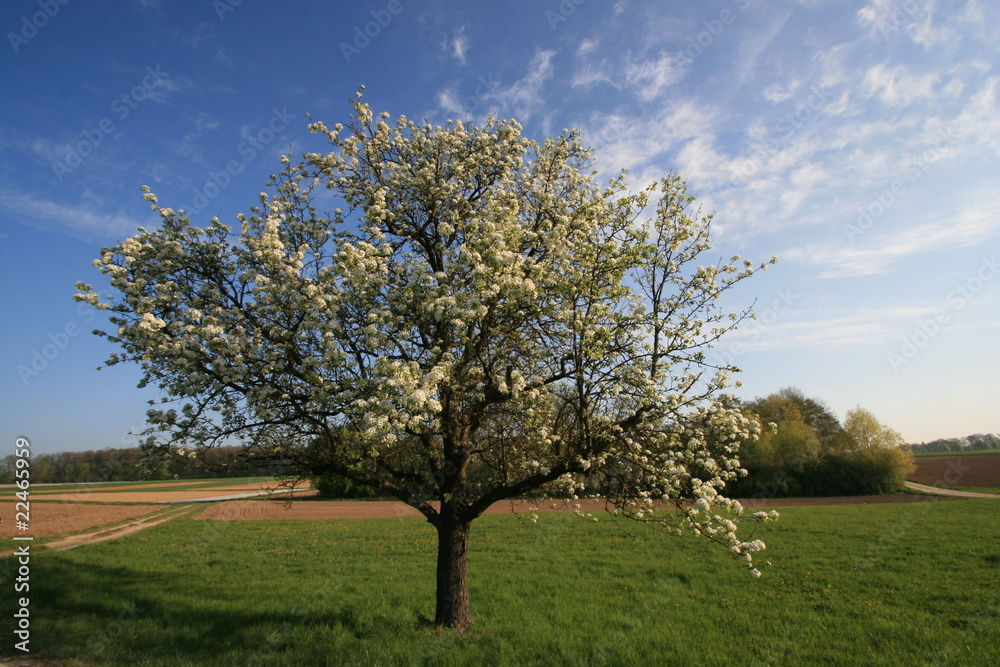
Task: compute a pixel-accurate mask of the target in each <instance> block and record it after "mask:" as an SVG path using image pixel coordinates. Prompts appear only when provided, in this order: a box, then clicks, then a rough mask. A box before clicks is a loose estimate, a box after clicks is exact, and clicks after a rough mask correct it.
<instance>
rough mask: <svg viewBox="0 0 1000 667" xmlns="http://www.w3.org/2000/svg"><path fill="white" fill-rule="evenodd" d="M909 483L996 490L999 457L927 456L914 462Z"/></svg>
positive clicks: (979, 455)
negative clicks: (915, 467) (915, 468)
mask: <svg viewBox="0 0 1000 667" xmlns="http://www.w3.org/2000/svg"><path fill="white" fill-rule="evenodd" d="M916 464H917V470H916V472H914V473H913V474H912V475H910V479H912V480H913V481H914V482H920V483H921V484H932V485H934V486H951V487H963V486H974V487H980V488H994V489H996V488H1000V454H969V455H966V456H930V457H919V458H917V459H916Z"/></svg>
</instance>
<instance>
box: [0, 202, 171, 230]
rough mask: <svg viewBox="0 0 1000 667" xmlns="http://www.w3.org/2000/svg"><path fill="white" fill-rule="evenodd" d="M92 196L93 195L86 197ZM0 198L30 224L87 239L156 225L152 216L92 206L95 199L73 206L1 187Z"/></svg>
mask: <svg viewBox="0 0 1000 667" xmlns="http://www.w3.org/2000/svg"><path fill="white" fill-rule="evenodd" d="M84 194H85V199H87V198H89V199H91V200H93V199H94V198H93V197H92V196H90V197H87V196H86V194H87V193H84ZM0 201H2V202H3V204H2V205H3V206H4V207H5V208H7V209H8V210H9V211H10V212H12V213H14V214H16V215H17V216H18V218H20V219H22V220H24V222H25V223H26V224H28V225H30V226H32V227H36V228H39V229H44V230H47V231H52V232H59V233H65V234H68V235H69V236H74V237H77V238H82V239H84V240H87V241H97V242H106V241H107V239H108V238H114V239H122V238H125V237H127V236H131V235H133V234H135V233H136V230H137V229H138V227H139V226H141V225H145V226H146V227H147V229H148V228H151V227H154V226H156V224H157V222H156V220H158V219H156V220H153V221H152V222H150V220H151V219H152V216H149V218H148V219H147V220H145V221H141V220H138V219H136V218H133V217H131V216H128V215H125V214H123V213H121V212H118V213H106V212H103V211H100V210H97V209H95V208H94V203H92V202H84V203H81V204H78V205H75V206H70V205H66V204H61V203H58V202H54V201H51V200H47V199H42V198H40V197H37V196H35V195H32V194H22V193H19V192H11V191H0Z"/></svg>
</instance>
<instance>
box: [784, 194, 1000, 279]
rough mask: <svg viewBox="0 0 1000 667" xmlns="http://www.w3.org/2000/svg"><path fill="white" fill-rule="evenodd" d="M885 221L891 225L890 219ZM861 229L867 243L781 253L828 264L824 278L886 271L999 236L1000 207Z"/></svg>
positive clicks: (787, 257) (799, 249) (988, 206)
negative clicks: (923, 221) (882, 230)
mask: <svg viewBox="0 0 1000 667" xmlns="http://www.w3.org/2000/svg"><path fill="white" fill-rule="evenodd" d="M876 222H880V221H878V220H876ZM873 224H874V223H873ZM882 224H888V221H885V222H883V223H882ZM859 231H860V234H862V235H863V236H861V240H862V241H863V242H864V244H863V245H862V243H857V244H856V245H855V246H844V245H827V246H818V245H809V246H806V247H804V248H794V249H791V250H788V251H786V252H784V253H781V256H782V257H783V258H786V259H789V260H795V261H799V262H803V263H808V264H811V265H813V266H817V267H824V268H822V269H821V271H820V274H819V275H820V277H822V278H846V277H852V276H870V275H879V274H884V273H887V272H888V271H889V270H890V268H891V267H892V266H893V265H894V264H895V263H897V262H899V261H900V260H902V259H905V258H907V257H910V256H913V255H919V254H923V253H928V252H934V251H940V250H946V249H954V248H965V247H969V246H974V245H978V244H980V243H982V242H984V241H985V240H987V239H990V238H993V237H995V236H997V235H998V233H1000V207H998V206H997V205H996V204H992V205H989V204H987V205H984V206H981V207H979V208H969V209H966V210H965V211H963V212H962V213H961V214H959V215H957V216H954V217H950V218H947V219H944V220H939V221H935V222H931V223H926V224H922V225H917V226H914V227H910V228H908V229H904V230H902V231H899V230H892V231H891V232H886V233H881V234H876V233H875V232H867V233H866V232H865V230H860V225H859Z"/></svg>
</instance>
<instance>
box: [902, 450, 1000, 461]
mask: <svg viewBox="0 0 1000 667" xmlns="http://www.w3.org/2000/svg"><path fill="white" fill-rule="evenodd" d="M980 454H1000V449H970V450H967V451H964V452H914V453H913V456H915V457H916V458H918V459H922V458H932V457H935V456H945V457H949V456H978V455H980Z"/></svg>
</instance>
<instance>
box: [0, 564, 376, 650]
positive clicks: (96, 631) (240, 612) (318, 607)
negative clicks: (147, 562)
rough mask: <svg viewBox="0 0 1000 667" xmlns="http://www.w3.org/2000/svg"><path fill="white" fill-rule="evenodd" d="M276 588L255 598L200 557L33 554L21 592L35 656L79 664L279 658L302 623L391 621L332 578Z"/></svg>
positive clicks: (331, 626)
mask: <svg viewBox="0 0 1000 667" xmlns="http://www.w3.org/2000/svg"><path fill="white" fill-rule="evenodd" d="M256 585H257V584H255V585H254V586H256ZM319 588H322V587H319ZM273 592H274V591H273V590H272V591H270V593H272V594H271V595H269V596H267V598H266V599H265V600H263V601H261V600H259V599H257V598H256V597H255V590H254V588H253V587H251V586H250V585H246V586H243V587H242V588H239V589H238V590H237V589H236V588H234V587H233V584H232V582H229V583H226V584H225V585H223V586H221V587H220V586H218V585H216V582H214V581H213V580H212V577H210V576H205V573H204V572H199V571H198V569H197V566H193V567H192V570H191V572H190V574H185V575H181V576H178V575H177V573H176V572H156V571H149V570H148V569H142V568H138V567H130V566H127V565H114V566H111V565H103V564H95V563H93V562H92V560H88V562H86V563H80V562H74V560H73V559H71V558H65V557H63V556H62V555H61V554H38V555H33V557H32V561H31V575H30V591H29V592H28V593H25V595H28V596H30V607H29V609H30V631H31V637H30V649H31V656H32V657H34V658H39V657H44V658H49V659H55V658H58V659H70V658H72V659H77V660H81V661H83V663H84V664H88V663H94V664H171V665H174V664H178V665H181V664H192V665H224V664H237V665H252V664H261V665H264V664H280V663H282V662H284V660H282V658H283V657H284V658H286V659H287V658H288V657H290V656H289V655H288V653H289V652H292V653H294V652H297V645H298V644H300V643H301V641H302V640H303V638H304V633H310V634H312V633H321V634H323V633H325V634H326V635H332V636H338V635H339V636H341V637H347V638H349V639H351V640H357V639H364V638H365V637H367V636H370V635H372V634H374V633H375V632H379V634H384V632H385V627H386V626H387V625H389V626H391V625H392V624H393V621H390V620H388V619H382V618H379V617H378V615H377V614H375V613H372V612H370V611H368V610H365V609H362V608H361V607H360V606H359V605H358V604H356V601H355V603H351V602H349V601H343V600H341V599H339V596H338V595H337V593H336V591H335V587H331V590H329V591H323V590H317V589H316V588H314V589H313V592H311V593H308V594H305V595H303V594H302V593H301V591H295V592H290V593H289V594H288V595H287V596H283V595H279V596H275V595H273ZM13 597H14V596H10V595H5V596H3V600H2V601H0V614H2V616H3V621H2V622H0V632H3V634H4V636H6V637H11V636H12V632H13V630H14V629H15V626H16V619H14V617H13V614H14V612H15V610H16V607H15V605H16V604H17V603H16V600H15V599H12V598H13ZM12 622H13V623H12ZM380 627H381V631H379V630H377V629H378V628H380ZM329 640H330V637H325V640H324V641H325V642H327V643H328V642H329ZM6 643H7V642H5V644H6ZM5 648H7V647H5ZM292 649H296V650H295V651H293V650H292ZM8 655H11V652H10V651H9V650H8Z"/></svg>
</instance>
